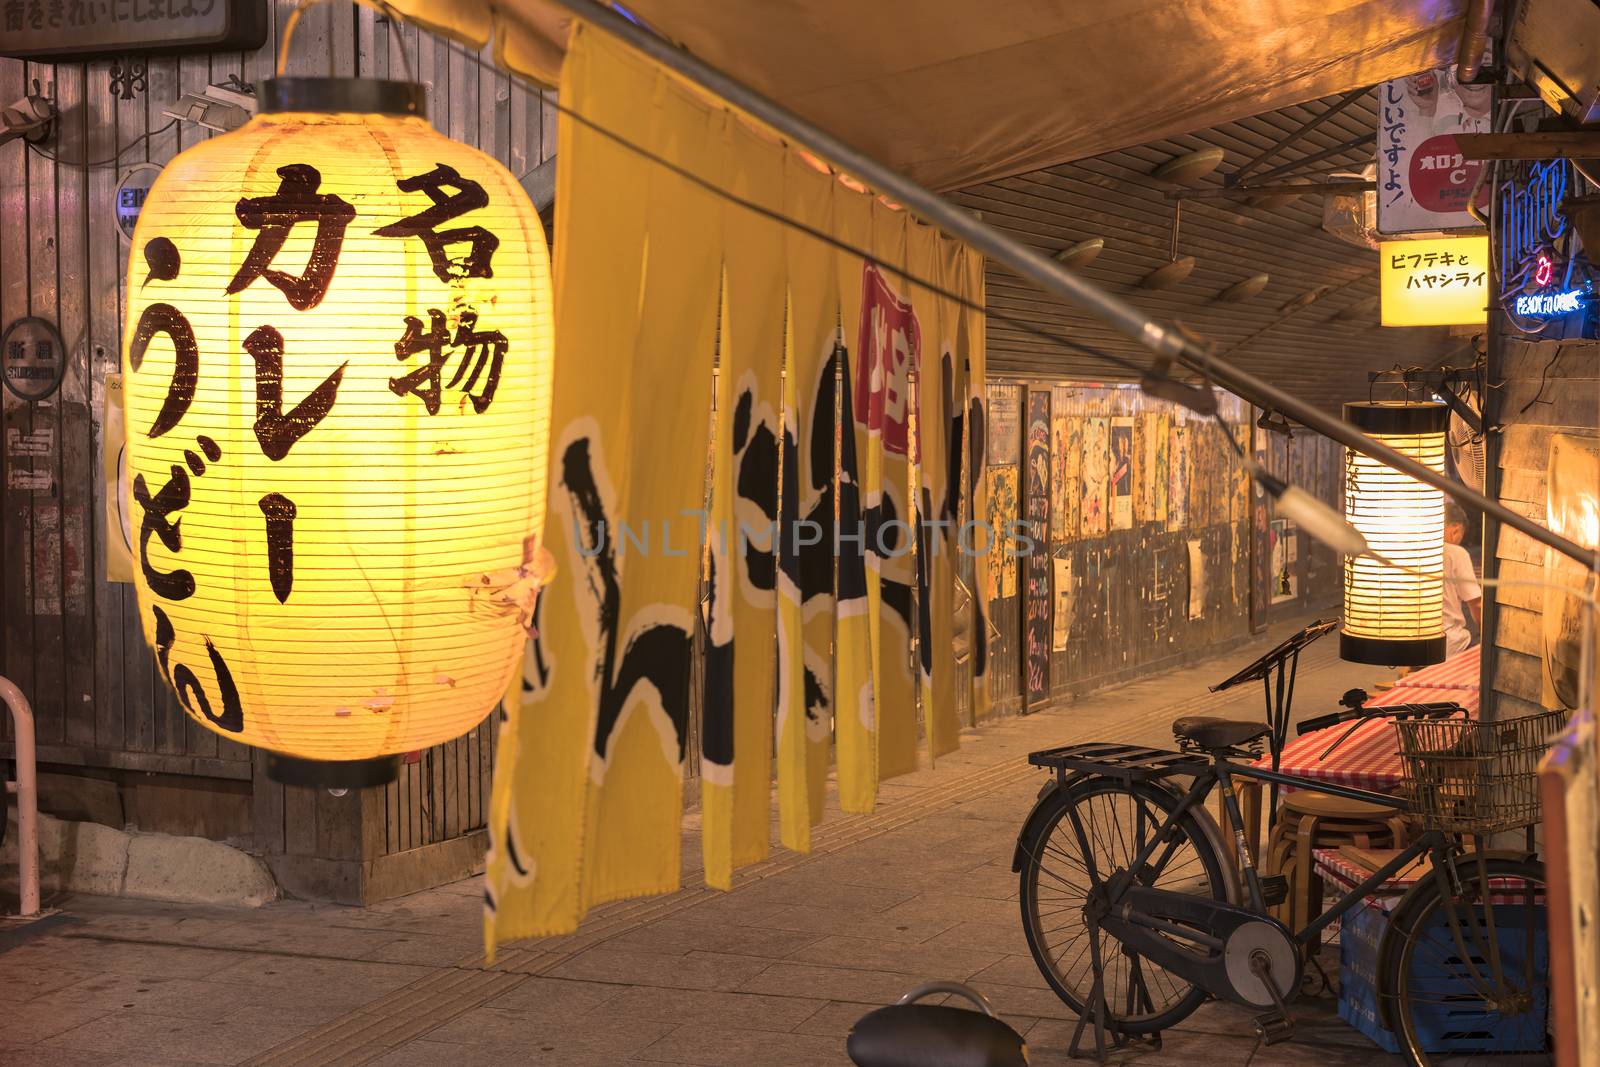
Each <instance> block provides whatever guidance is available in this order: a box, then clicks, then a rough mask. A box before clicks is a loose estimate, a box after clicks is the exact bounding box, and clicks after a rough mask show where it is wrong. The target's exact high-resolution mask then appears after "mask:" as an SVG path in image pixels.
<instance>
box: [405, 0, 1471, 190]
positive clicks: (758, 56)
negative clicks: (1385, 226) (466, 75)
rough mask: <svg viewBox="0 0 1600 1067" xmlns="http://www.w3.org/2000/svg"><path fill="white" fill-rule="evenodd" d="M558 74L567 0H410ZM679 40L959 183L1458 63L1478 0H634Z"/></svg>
mask: <svg viewBox="0 0 1600 1067" xmlns="http://www.w3.org/2000/svg"><path fill="white" fill-rule="evenodd" d="M392 2H393V6H394V7H395V8H396V9H398V10H399V11H400V12H402V13H403V14H404V15H405V16H406V17H407V18H409V19H411V20H412V21H415V22H417V23H419V24H422V25H426V26H429V27H431V28H433V29H436V30H439V31H441V32H445V33H448V34H450V35H451V36H454V37H456V38H458V39H461V40H464V41H467V42H469V43H472V44H475V45H482V44H484V43H487V42H489V41H491V40H492V41H493V42H494V44H495V57H496V60H497V61H498V62H501V63H502V64H503V65H505V66H508V67H510V68H512V69H514V70H517V71H520V72H522V73H524V74H529V75H532V76H533V77H535V78H537V79H539V80H541V81H543V82H545V83H547V84H551V85H553V84H555V82H556V80H557V74H558V71H559V68H560V61H561V56H562V54H563V52H564V49H565V40H566V30H567V26H568V18H567V16H566V14H565V11H564V10H563V9H562V8H560V7H559V6H557V5H555V4H554V3H551V2H550V0H392ZM625 7H626V8H627V10H628V11H629V12H630V13H631V14H633V15H634V16H636V17H637V18H638V19H639V21H642V22H643V23H645V24H647V25H649V26H650V27H652V28H653V29H655V30H656V31H658V32H659V33H661V34H662V35H663V36H665V37H667V38H669V39H671V40H673V41H675V42H677V43H679V44H681V45H683V46H684V47H686V48H687V49H689V51H691V52H693V53H695V54H696V55H698V56H700V57H701V58H702V59H705V60H707V61H708V62H710V63H711V64H712V65H714V66H716V67H719V68H721V69H722V70H724V71H726V72H728V73H729V74H732V75H733V76H734V77H736V78H738V79H740V80H742V81H744V82H745V83H746V84H748V85H750V86H752V87H754V88H755V89H757V90H759V91H761V92H763V93H765V94H766V95H768V96H770V97H772V98H773V99H775V100H777V101H778V102H779V103H781V104H783V105H785V106H787V107H788V108H790V109H791V110H793V111H795V112H797V113H799V114H800V115H801V116H802V117H804V118H806V119H809V120H810V121H811V122H813V123H815V124H816V125H817V126H820V127H821V128H823V129H825V130H827V131H828V132H829V133H832V134H834V135H835V136H838V137H840V138H842V139H843V140H845V141H846V142H848V143H850V144H853V145H855V146H856V147H857V148H860V149H862V150H864V151H866V152H867V153H869V154H871V155H873V156H875V157H876V158H877V159H879V160H880V161H882V162H884V163H887V164H889V165H890V166H893V167H895V168H896V169H898V170H899V171H901V172H902V173H904V174H906V175H908V176H910V177H911V178H914V179H915V180H917V181H918V182H921V183H922V184H923V185H926V186H929V187H931V188H934V189H954V188H958V187H961V186H966V185H972V184H974V183H976V182H982V181H988V180H991V179H994V178H1000V177H1005V176H1008V175H1012V174H1020V173H1023V172H1025V171H1030V170H1035V169H1037V168H1040V167H1046V166H1051V165H1054V164H1057V163H1063V162H1066V161H1069V160H1074V159H1082V158H1084V157H1086V156H1093V155H1098V154H1100V153H1102V152H1106V151H1110V150H1112V149H1117V148H1124V147H1127V146H1129V145H1134V144H1139V143H1142V142H1146V141H1150V140H1153V139H1155V138H1160V137H1167V136H1171V135H1173V134H1177V133H1183V132H1186V131H1189V130H1196V129H1202V128H1205V127H1208V126H1215V125H1217V124H1219V123H1223V122H1228V121H1232V120H1234V119H1239V118H1243V117H1245V116H1248V115H1255V114H1260V113H1261V112H1263V111H1268V110H1271V109H1274V108H1279V107H1283V106H1285V105H1288V104H1294V103H1299V102H1300V101H1304V100H1311V99H1314V98H1317V97H1321V96H1327V95H1329V94H1332V93H1336V92H1340V91H1342V90H1346V89H1352V88H1356V87H1358V86H1365V85H1372V84H1374V83H1376V82H1379V81H1383V80H1385V79H1387V78H1392V77H1397V76H1400V75H1404V74H1409V73H1412V72H1413V71H1417V70H1421V69H1423V68H1426V67H1429V66H1434V65H1438V64H1441V63H1443V62H1445V61H1448V60H1450V59H1453V58H1454V56H1455V47H1456V40H1457V37H1458V35H1459V32H1460V22H1459V20H1460V17H1461V13H1462V12H1461V9H1462V2H1461V0H1248V2H1240V0H1093V2H1088V0H1083V2H1073V3H1055V2H1048V0H1023V2H1019V0H992V2H989V3H975V2H973V0H872V2H871V3H862V2H861V0H762V2H760V3H750V2H749V0H629V2H628V3H627V4H626V5H625Z"/></svg>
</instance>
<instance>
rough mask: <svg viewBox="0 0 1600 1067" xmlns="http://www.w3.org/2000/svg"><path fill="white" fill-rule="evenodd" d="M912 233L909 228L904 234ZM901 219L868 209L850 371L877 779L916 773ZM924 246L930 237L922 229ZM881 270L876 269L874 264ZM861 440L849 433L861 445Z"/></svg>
mask: <svg viewBox="0 0 1600 1067" xmlns="http://www.w3.org/2000/svg"><path fill="white" fill-rule="evenodd" d="M912 228H913V229H916V227H914V226H913V227H912ZM906 231H907V223H906V213H905V212H904V211H898V210H896V209H894V208H891V207H889V206H888V205H887V204H885V203H884V202H883V201H881V200H875V201H873V205H872V251H873V255H874V257H875V259H876V260H877V262H875V263H870V264H868V265H867V266H866V267H865V269H864V270H863V271H862V278H861V311H860V314H859V319H858V324H857V329H856V349H855V355H856V356H857V359H856V361H855V363H854V364H853V366H852V370H853V371H854V372H855V377H854V379H853V380H852V381H851V383H850V385H851V389H852V391H853V392H854V399H853V403H852V407H853V409H854V412H855V417H856V422H857V424H858V425H860V426H862V427H863V428H864V430H865V435H864V436H865V441H866V448H867V451H866V456H865V461H864V462H863V464H862V466H863V468H864V469H865V476H864V478H863V484H862V501H863V506H862V514H863V517H864V519H865V525H866V542H867V552H866V558H867V599H868V618H869V619H870V621H871V633H872V651H873V659H874V663H875V668H874V669H875V673H874V675H873V677H874V680H875V682H876V685H875V687H874V691H875V693H876V696H877V709H878V777H879V778H880V779H884V778H893V777H895V776H896V775H901V774H907V773H909V772H911V771H914V770H916V769H917V705H916V701H917V685H916V678H915V676H914V675H913V674H912V670H911V625H912V600H911V598H912V589H913V587H914V585H915V583H916V564H915V562H914V561H913V559H912V549H911V545H912V529H911V523H910V521H909V520H910V518H911V509H910V508H909V507H907V503H906V498H907V490H908V486H909V480H910V476H911V471H910V463H909V459H908V452H909V447H910V418H911V380H910V379H911V370H912V368H913V367H914V366H915V365H916V362H917V356H918V353H919V351H920V349H921V345H922V328H921V324H920V322H919V320H918V318H917V311H916V309H915V308H914V307H912V305H911V300H910V297H909V291H908V288H907V284H906V281H905V275H906V273H907V267H908V266H909V262H910V261H909V258H908V252H907V248H908V237H907V232H906ZM927 232H928V236H929V239H930V240H931V238H932V231H927ZM880 264H882V265H883V266H880ZM861 437H862V435H861V434H858V435H857V439H858V440H860V439H861Z"/></svg>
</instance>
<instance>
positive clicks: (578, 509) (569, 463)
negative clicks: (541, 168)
mask: <svg viewBox="0 0 1600 1067" xmlns="http://www.w3.org/2000/svg"><path fill="white" fill-rule="evenodd" d="M579 35H580V36H582V37H584V38H585V46H584V47H575V48H574V49H573V50H572V51H571V52H570V53H569V55H568V59H567V63H566V65H565V67H564V68H563V73H562V88H561V92H562V99H563V100H564V101H567V102H569V103H570V104H571V106H573V107H575V108H577V109H579V110H580V111H581V112H582V114H584V116H585V117H586V119H587V120H588V123H577V122H566V121H563V122H562V123H561V127H560V139H559V146H560V153H561V158H562V167H561V170H560V173H559V175H558V182H557V195H558V198H559V200H560V202H561V204H562V205H563V207H562V210H561V212H560V216H559V219H558V226H559V231H558V234H557V258H556V272H557V277H558V278H559V279H560V282H559V283H558V285H557V293H558V298H557V308H556V322H557V327H556V328H557V360H556V372H555V382H554V397H553V402H552V410H553V415H552V422H551V425H552V431H551V446H552V447H551V449H550V457H551V458H550V465H551V466H550V471H551V476H550V487H551V488H550V508H549V513H548V517H547V521H546V524H545V538H544V543H545V545H546V546H547V547H548V548H549V550H550V552H551V553H552V554H553V555H554V557H555V560H556V565H557V567H558V572H557V575H556V577H555V579H554V581H553V582H552V583H551V585H550V586H549V587H548V588H547V589H546V590H545V591H544V595H543V597H542V599H541V603H540V607H539V615H538V619H537V626H538V628H539V631H540V632H539V636H538V638H536V639H535V642H534V643H533V646H532V648H531V649H530V651H529V653H528V655H527V666H526V667H525V669H524V677H523V681H522V684H521V685H520V686H519V687H516V688H519V689H520V690H521V691H520V692H519V693H515V694H512V696H514V697H515V698H516V699H511V700H508V701H507V702H506V710H507V713H508V716H507V721H506V723H505V725H504V726H503V728H502V737H503V739H504V743H503V744H502V745H501V747H500V758H501V765H500V767H499V768H498V769H497V773H496V775H495V791H494V799H493V804H492V807H491V823H490V834H491V842H490V854H489V859H488V900H489V908H488V913H487V923H488V931H487V933H488V938H489V941H490V944H491V945H492V944H493V943H494V941H495V940H507V939H510V938H514V937H522V936H528V935H532V934H547V933H557V932H562V931H570V930H572V929H573V928H574V927H575V926H576V925H577V923H578V921H579V920H580V919H581V918H582V916H583V914H584V912H585V911H586V910H587V908H588V907H589V906H590V905H591V904H594V903H598V902H601V901H606V900H612V899H616V898H619V897H625V896H638V895H644V894H649V893H658V892H666V891H669V890H671V889H674V888H676V886H677V884H678V878H679V837H680V825H679V824H680V819H681V807H682V760H683V755H684V753H683V746H684V743H685V734H686V727H687V716H688V708H689V693H688V669H689V661H690V656H691V635H692V633H693V625H692V619H693V617H692V615H691V614H690V613H691V611H692V610H693V605H694V602H695V590H696V585H697V577H698V575H697V562H698V560H697V554H696V553H695V552H694V545H695V543H696V541H697V539H698V529H697V526H698V524H697V523H695V522H694V520H693V519H692V518H691V519H685V518H684V513H685V512H687V513H689V514H690V515H693V514H694V513H696V512H697V511H698V509H699V508H700V507H701V506H702V503H703V489H704V483H703V457H704V456H705V454H706V452H705V449H706V422H707V420H706V419H705V418H704V416H703V413H704V412H705V411H706V401H707V393H708V392H709V390H708V389H707V388H706V387H707V385H708V383H709V380H710V375H711V358H712V349H713V330H714V327H715V317H714V316H715V313H716V301H717V292H718V284H717V283H718V275H719V272H720V270H721V233H722V205H721V202H720V201H719V200H717V199H715V198H714V197H713V195H712V194H711V193H710V192H709V191H708V190H706V189H704V188H703V187H701V186H699V185H697V184H695V183H693V182H690V181H689V180H687V179H686V178H684V177H682V176H680V175H678V174H675V173H674V172H672V171H670V170H667V169H665V168H662V167H659V166H655V165H652V164H651V163H649V162H648V161H647V160H645V159H644V158H643V157H642V156H641V155H639V154H638V153H636V152H633V151H629V150H628V149H627V148H625V147H624V146H622V145H620V144H618V143H617V141H615V140H613V139H612V137H608V136H606V135H604V134H601V133H598V132H596V131H595V129H594V127H596V126H597V127H599V128H601V129H604V130H607V131H610V132H612V133H613V134H614V135H616V136H620V137H622V138H625V139H626V140H628V141H630V142H632V143H634V144H638V145H641V146H645V147H646V148H648V149H649V150H651V151H653V152H655V153H657V154H659V155H664V156H667V157H669V158H673V159H677V160H680V161H682V163H683V165H684V166H687V167H690V168H693V169H694V170H696V171H697V172H698V173H699V174H701V175H702V176H703V177H704V178H705V179H706V180H707V181H709V182H710V183H712V184H713V185H714V186H716V187H722V186H723V185H725V183H726V180H725V175H724V173H723V171H722V164H723V161H724V160H725V158H726V155H727V146H726V138H725V133H726V121H725V119H723V116H722V114H721V113H718V114H717V115H715V116H713V115H711V113H710V112H709V111H708V109H707V108H706V107H705V105H703V104H702V103H700V102H699V101H698V100H697V99H695V98H693V97H691V96H690V95H689V94H687V93H686V92H685V91H683V90H682V89H681V88H680V87H679V86H678V85H677V83H675V82H673V81H672V80H671V79H670V78H669V77H667V76H666V75H665V74H664V73H662V72H661V71H659V70H657V69H653V68H651V67H650V66H648V65H646V64H643V63H640V62H638V61H637V60H635V59H633V58H632V57H630V56H629V55H627V53H626V52H625V51H624V49H623V48H622V46H620V45H618V44H616V43H615V42H613V41H610V40H608V39H606V38H604V37H603V36H601V35H598V34H585V33H584V32H583V31H582V30H580V31H579ZM642 102H650V103H652V104H653V105H654V106H643V104H642ZM712 117H715V118H717V119H718V120H719V122H718V124H717V128H716V129H713V124H712V123H711V122H710V121H708V119H710V118H712ZM591 124H592V125H591ZM652 264H653V266H652ZM668 364H670V367H671V373H660V368H661V367H663V366H664V365H668ZM685 413H694V414H693V415H692V416H691V417H689V418H685V417H684V415H685ZM624 523H625V524H627V527H628V529H627V530H624V529H623V528H622V524H624ZM629 531H631V532H632V533H633V534H634V535H635V536H636V537H638V538H642V539H643V540H644V541H645V542H646V544H645V547H643V548H640V547H639V546H638V544H637V542H634V541H629V540H628V539H627V535H628V532H629ZM624 576H626V581H624V580H623V579H624Z"/></svg>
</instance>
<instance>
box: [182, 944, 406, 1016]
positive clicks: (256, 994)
mask: <svg viewBox="0 0 1600 1067" xmlns="http://www.w3.org/2000/svg"><path fill="white" fill-rule="evenodd" d="M432 973H433V969H432V968H429V967H411V966H407V965H405V964H399V963H369V962H367V961H365V960H325V959H314V958H309V957H305V956H274V955H267V954H257V955H251V956H246V957H245V958H244V959H242V960H240V961H239V962H237V963H235V964H233V965H232V966H230V967H228V968H226V969H224V970H221V971H218V972H216V973H215V974H213V975H211V976H210V980H211V982H212V983H214V984H215V992H214V993H213V995H223V994H224V993H226V995H228V996H232V997H235V998H236V999H238V1000H239V1001H240V1002H241V1003H247V1002H258V1003H259V1002H263V1001H266V1002H282V1003H286V1004H298V1003H301V1002H304V1001H306V1000H314V1001H320V1002H324V1003H328V1004H334V1005H339V1004H342V1005H344V1006H346V1007H356V1006H359V1005H361V1004H365V1003H367V1002H368V1001H371V1000H373V999H375V998H377V997H380V996H382V995H384V994H385V993H391V992H393V991H394V990H396V989H399V988H400V987H401V986H404V985H409V984H410V983H412V982H415V981H416V980H418V979H419V978H425V977H427V976H428V975H430V974H432ZM240 987H242V989H241V988H240Z"/></svg>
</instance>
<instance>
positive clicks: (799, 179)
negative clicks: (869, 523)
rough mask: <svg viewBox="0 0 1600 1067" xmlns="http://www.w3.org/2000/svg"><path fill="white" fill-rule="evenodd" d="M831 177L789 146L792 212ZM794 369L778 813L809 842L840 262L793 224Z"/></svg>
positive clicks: (827, 199) (820, 193)
mask: <svg viewBox="0 0 1600 1067" xmlns="http://www.w3.org/2000/svg"><path fill="white" fill-rule="evenodd" d="M837 188H838V183H837V182H835V181H834V180H833V178H832V177H830V176H829V175H826V174H822V173H820V172H818V171H817V170H815V169H813V168H812V167H810V166H808V165H807V164H805V163H804V162H802V161H801V160H799V159H798V158H797V157H795V156H793V155H790V156H789V157H788V160H787V165H786V169H785V187H784V198H785V205H786V208H787V210H788V213H789V214H790V216H791V217H794V218H801V219H810V220H812V221H813V222H814V223H816V224H820V225H821V226H823V227H827V226H830V225H831V224H832V221H833V197H834V190H835V189H837ZM785 254H786V267H787V270H788V276H789V315H788V337H787V348H788V370H787V373H786V374H785V375H784V385H783V388H784V451H783V493H782V499H783V505H782V506H783V508H784V521H783V525H782V538H781V542H780V552H781V559H782V567H781V570H780V573H779V576H778V593H779V597H778V673H779V683H778V720H777V734H778V814H779V834H780V839H781V840H782V842H783V844H784V845H785V847H787V848H792V849H794V850H796V851H798V852H809V851H810V850H811V827H812V826H814V825H816V824H817V823H818V822H820V821H821V820H822V806H823V802H824V799H825V797H826V789H827V779H828V757H829V754H830V748H831V742H832V736H833V711H834V703H833V692H834V676H833V605H834V601H833V558H834V557H833V535H834V522H833V505H834V499H835V496H834V462H835V454H834V428H835V425H836V423H835V421H834V409H835V407H836V403H835V401H836V398H835V395H834V377H835V374H836V373H837V371H838V361H837V359H836V356H835V352H836V350H837V348H838V337H839V297H838V290H837V288H836V286H835V281H834V278H835V261H834V255H833V251H832V250H831V249H830V248H828V246H827V245H825V244H823V243H822V242H820V241H817V240H814V239H813V238H811V237H810V236H809V235H806V234H799V233H793V232H791V233H790V234H789V235H788V239H787V241H786V244H785Z"/></svg>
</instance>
